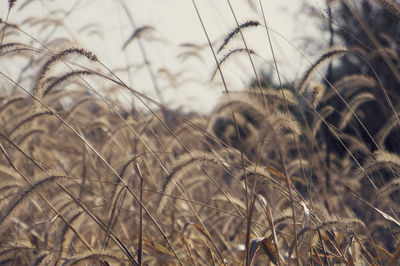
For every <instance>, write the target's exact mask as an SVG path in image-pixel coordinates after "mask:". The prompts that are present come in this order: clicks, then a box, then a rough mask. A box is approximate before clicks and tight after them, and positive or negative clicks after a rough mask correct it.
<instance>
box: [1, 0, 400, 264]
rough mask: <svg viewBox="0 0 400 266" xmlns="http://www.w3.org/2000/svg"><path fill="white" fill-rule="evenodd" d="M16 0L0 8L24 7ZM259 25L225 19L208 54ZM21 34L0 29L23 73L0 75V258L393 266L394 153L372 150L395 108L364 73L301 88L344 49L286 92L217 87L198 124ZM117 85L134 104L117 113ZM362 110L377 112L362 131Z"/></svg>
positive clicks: (85, 55)
mask: <svg viewBox="0 0 400 266" xmlns="http://www.w3.org/2000/svg"><path fill="white" fill-rule="evenodd" d="M15 2H16V1H9V11H14V9H12V8H16V7H19V8H29V6H28V5H27V3H28V2H29V1H26V2H25V3H18V4H16V5H15ZM22 2H23V1H22ZM228 2H229V1H228ZM381 2H384V3H385V4H387V5H388V6H389V7H390V8H393V9H394V10H397V9H396V4H395V3H394V2H393V3H392V1H381ZM389 2H390V3H389ZM193 3H194V4H195V2H193ZM19 5H20V6H19ZM194 7H196V6H195V5H194ZM232 11H233V10H232ZM15 12H18V11H17V10H15ZM9 13H10V12H9ZM11 15H12V13H11ZM200 19H201V15H200ZM35 23H38V24H40V25H42V26H43V27H45V26H46V25H47V24H48V23H50V24H51V23H59V22H57V21H49V20H41V21H37V22H35ZM259 25H261V24H260V23H259V22H257V21H249V22H246V23H243V24H241V25H240V24H238V27H236V28H235V29H234V30H233V31H232V32H231V33H229V34H228V35H227V36H226V38H225V40H224V41H223V44H222V45H221V46H220V49H219V51H221V52H222V51H224V49H227V47H228V46H229V42H230V39H231V38H232V37H233V35H238V36H236V37H239V35H241V30H242V29H244V28H246V27H253V26H259ZM23 28H24V27H22V26H21V27H20V26H19V25H12V24H8V22H7V19H6V20H4V21H2V23H1V34H2V41H1V45H0V55H1V57H0V60H1V61H2V66H7V65H12V64H14V61H15V60H16V58H20V57H22V58H23V62H25V63H24V64H25V65H24V64H22V65H23V66H26V67H25V68H24V69H29V70H30V71H29V75H26V74H25V73H24V72H23V71H25V70H22V68H21V70H20V71H21V72H20V73H19V74H20V78H19V79H17V80H15V79H12V78H10V77H9V74H8V73H7V71H5V68H4V67H2V70H1V72H0V74H1V79H0V82H1V85H0V86H1V91H0V93H1V95H0V97H1V99H0V123H1V130H0V151H1V152H0V173H1V174H0V179H1V183H0V198H1V199H0V211H1V213H0V263H1V264H6V265H32V264H34V265H142V264H146V265H175V264H183V265H190V264H191V265H221V264H226V265H242V264H244V265H252V264H254V265H265V264H266V263H269V264H277V265H286V264H292V263H293V264H300V265H307V264H315V265H318V264H328V265H333V264H346V265H365V264H374V265H396V264H397V263H398V258H399V253H400V249H399V241H400V236H399V233H400V219H399V215H400V213H399V204H400V198H399V190H400V186H399V184H400V183H399V176H398V175H399V173H400V157H399V155H398V154H397V153H396V152H393V151H392V150H391V151H390V152H389V151H388V148H387V147H386V145H387V141H386V138H388V136H393V132H398V130H399V126H400V122H399V119H398V113H397V112H398V111H399V110H398V99H397V98H396V95H394V94H391V93H386V92H387V88H384V87H383V86H382V84H380V82H379V79H378V77H367V76H362V75H358V76H356V75H352V76H344V77H343V78H342V80H340V81H338V82H336V83H335V84H330V83H329V82H325V81H324V78H322V79H320V80H322V81H321V82H322V83H321V82H317V83H316V82H310V80H311V79H314V78H316V76H318V73H319V74H322V73H321V72H320V66H321V65H323V64H326V63H327V62H329V60H334V58H335V57H336V56H337V55H339V54H340V55H341V56H352V55H351V54H349V53H350V52H349V50H348V49H347V48H343V47H337V48H333V49H331V50H328V51H326V52H325V53H322V54H321V55H320V56H319V58H318V59H317V60H316V61H315V62H310V63H311V64H310V68H309V69H308V70H307V71H306V73H305V74H304V75H303V77H302V78H300V79H299V82H297V84H295V85H294V86H292V87H289V88H283V87H281V88H280V89H274V88H264V87H261V86H256V88H251V89H248V90H244V91H240V92H231V91H229V90H228V89H226V95H225V96H224V97H223V99H221V101H220V103H219V104H218V105H217V106H216V107H215V109H214V110H213V112H212V113H211V114H209V115H202V114H196V113H191V114H182V113H178V112H175V111H173V110H171V109H169V108H168V106H165V105H163V104H160V103H159V102H158V101H156V100H153V99H151V98H149V97H147V96H146V95H144V94H142V93H140V92H138V91H136V90H134V89H132V88H130V87H129V86H127V85H126V84H125V83H124V82H122V81H121V80H120V79H118V77H117V75H116V74H114V72H112V71H110V70H109V69H108V68H107V67H106V66H105V65H103V64H102V63H101V61H100V60H99V59H98V58H97V57H96V56H95V55H93V54H92V53H91V52H90V51H87V50H85V49H81V48H76V47H72V48H71V47H68V45H67V43H68V41H67V40H64V39H58V40H53V41H52V42H50V43H48V44H46V45H44V44H43V43H40V42H39V40H36V39H35V38H34V37H33V36H27V33H26V32H25V31H23ZM152 29H153V28H152V27H151V26H143V27H141V28H138V29H137V30H136V31H135V32H134V33H133V34H132V36H131V37H130V38H129V39H128V40H127V41H126V43H125V45H124V47H123V49H125V48H127V47H128V44H129V43H130V42H133V41H134V39H136V38H140V37H141V36H142V35H143V34H144V31H148V30H152ZM204 30H205V33H207V31H206V29H205V28H204ZM247 30H251V29H247ZM265 30H267V31H268V28H266V27H265ZM241 36H242V37H243V35H241ZM26 37H28V38H30V39H31V41H32V42H35V45H32V44H31V42H19V41H18V39H19V38H21V39H25V38H26ZM388 38H390V37H388ZM60 43H63V44H65V47H66V48H65V49H60V48H59V47H60ZM38 45H39V46H40V48H38ZM210 46H211V48H212V49H215V48H213V46H212V45H211V43H210ZM195 48H196V47H195ZM196 49H197V48H196ZM241 49H242V50H241V52H244V53H248V55H249V56H250V58H251V56H254V54H253V53H252V52H251V50H250V49H248V48H247V46H246V45H245V48H241ZM378 49H380V47H378V48H377V50H376V53H375V54H372V53H370V54H369V55H365V56H366V57H367V56H369V57H371V56H379V54H380V52H379V51H378ZM215 55H216V58H215V59H216V64H220V63H222V62H225V63H224V64H228V63H229V58H228V57H229V56H230V54H229V53H228V56H227V57H223V58H222V59H221V60H218V58H217V56H218V54H215ZM389 56H391V54H390V53H389ZM18 60H19V59H18ZM18 62H19V61H18ZM219 70H220V65H218V68H217V71H216V78H217V77H222V78H223V75H222V73H221V76H218V75H219V74H220V73H219V72H218V71H219ZM31 73H36V74H34V75H32V74H31ZM322 76H323V75H322ZM323 77H324V76H323ZM258 85H260V82H258ZM116 91H124V92H128V93H129V94H130V95H131V96H132V97H135V98H137V99H139V100H140V101H141V102H142V103H143V105H144V106H145V108H142V109H141V108H134V107H132V108H131V110H127V108H124V107H123V105H121V104H120V103H119V101H118V99H117V98H115V97H112V95H114V94H115V92H116ZM377 91H380V92H382V94H377V93H376V92H377ZM388 94H389V96H388ZM379 95H380V96H379ZM386 96H388V97H386ZM371 101H375V102H378V103H379V104H381V105H384V108H383V107H382V110H378V111H375V112H380V111H382V112H383V113H384V114H386V115H385V116H384V117H385V118H386V120H385V121H384V122H383V123H382V125H383V126H382V127H381V128H379V129H375V128H373V130H374V131H373V132H372V133H371V132H370V130H371V129H370V128H371V127H372V126H371V121H370V120H371V119H374V118H373V117H371V112H370V111H369V110H368V103H369V102H371ZM388 106H389V107H388ZM327 132H329V133H330V135H329V136H330V137H333V138H335V141H336V143H337V145H339V146H340V148H338V149H332V147H329V145H328V144H327V141H328V137H327ZM397 136H398V135H397ZM366 139H367V140H368V141H366Z"/></svg>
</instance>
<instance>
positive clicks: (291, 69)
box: [0, 0, 326, 112]
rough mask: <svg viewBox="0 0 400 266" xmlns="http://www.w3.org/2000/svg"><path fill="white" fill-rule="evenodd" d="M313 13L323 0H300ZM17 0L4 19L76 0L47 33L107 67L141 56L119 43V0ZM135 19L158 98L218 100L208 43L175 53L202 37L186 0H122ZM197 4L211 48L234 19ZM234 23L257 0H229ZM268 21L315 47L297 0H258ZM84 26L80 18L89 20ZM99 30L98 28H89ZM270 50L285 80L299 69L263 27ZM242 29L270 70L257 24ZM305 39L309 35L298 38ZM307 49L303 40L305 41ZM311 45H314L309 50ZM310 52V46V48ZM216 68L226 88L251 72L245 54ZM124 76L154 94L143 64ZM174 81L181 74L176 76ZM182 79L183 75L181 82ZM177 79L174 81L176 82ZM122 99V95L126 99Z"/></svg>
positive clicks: (299, 62)
mask: <svg viewBox="0 0 400 266" xmlns="http://www.w3.org/2000/svg"><path fill="white" fill-rule="evenodd" d="M1 2H2V3H1V4H0V16H1V18H2V19H4V18H5V15H6V11H7V2H8V1H5V0H2V1H1ZM306 2H307V3H309V4H311V5H313V6H314V7H315V8H316V10H318V11H319V12H320V13H323V12H324V6H323V3H324V1H323V0H307V1H306ZM23 3H25V1H23V0H20V1H17V4H16V6H15V8H14V9H13V10H12V12H11V15H10V19H9V20H10V22H12V23H16V24H19V23H20V22H22V21H23V20H24V19H26V18H28V17H34V18H39V17H43V18H44V17H49V16H50V17H52V18H58V19H60V18H62V17H63V14H62V13H55V14H53V15H49V14H50V13H51V12H52V11H55V10H69V9H71V8H72V7H73V6H75V5H76V7H75V9H74V10H73V11H72V12H71V14H70V15H69V16H68V17H66V18H64V19H63V23H64V28H63V29H61V28H60V29H58V30H57V31H56V33H55V35H54V38H55V36H57V34H59V35H64V36H68V37H69V38H72V39H73V40H74V41H75V42H76V44H77V46H82V47H84V48H86V49H88V50H90V51H93V52H94V53H95V54H96V55H97V56H98V57H99V59H100V60H101V61H102V62H103V63H104V64H106V65H107V66H109V67H110V68H112V69H118V68H123V67H125V66H127V65H131V64H133V65H140V64H142V63H143V57H142V54H141V52H140V49H139V45H138V42H137V40H135V41H132V42H131V43H130V44H129V45H128V46H127V48H126V49H125V50H124V51H122V50H121V48H122V46H123V44H124V43H125V42H126V40H127V39H128V38H129V36H130V35H131V34H132V33H133V28H132V25H131V23H130V21H129V19H128V17H127V15H126V12H125V10H124V9H123V8H122V5H121V1H120V0H80V1H77V0H70V1H65V0H53V1H46V0H33V1H32V3H30V4H28V5H27V6H26V7H25V8H24V9H23V10H22V11H21V10H19V7H20V6H21V5H22V4H23ZM124 3H125V4H126V6H127V7H128V9H129V12H130V13H131V15H132V17H133V19H134V22H135V24H136V27H142V26H152V27H154V29H155V30H153V31H148V32H147V34H145V37H148V38H151V39H150V40H146V39H145V40H142V43H143V46H144V48H145V50H146V53H147V55H148V58H149V61H150V62H151V69H152V70H153V72H154V73H155V75H156V76H157V82H158V83H159V86H160V88H161V92H162V95H163V98H164V103H165V104H167V105H168V106H170V107H175V108H177V107H181V108H183V109H184V110H194V111H201V112H207V111H210V110H211V109H212V107H213V106H214V105H215V104H216V102H217V101H218V98H219V97H220V96H221V95H222V92H223V91H224V89H223V87H222V86H221V82H220V79H219V77H217V78H216V79H215V80H214V81H213V82H212V83H210V82H209V81H210V78H211V74H212V72H213V71H214V69H215V67H216V64H215V61H214V59H213V57H212V54H211V51H210V49H209V48H208V46H206V47H205V48H204V49H203V50H202V51H201V53H200V55H201V56H202V58H203V61H202V60H199V59H196V58H194V57H193V58H189V59H187V60H185V61H184V60H182V59H181V58H178V55H179V54H181V53H183V52H185V51H189V49H187V48H184V47H181V46H180V44H182V43H192V44H197V45H207V42H206V38H205V35H204V33H203V30H202V28H201V25H200V23H199V20H198V18H197V15H196V12H195V9H194V7H193V4H192V1H191V0H129V1H128V0H124ZM196 3H197V4H198V7H199V11H200V13H201V16H202V19H203V21H204V23H205V26H206V27H207V31H208V34H209V35H210V38H211V40H212V41H213V42H215V49H217V48H218V47H219V45H220V44H221V43H222V41H223V38H224V37H225V36H226V35H227V34H228V33H229V32H230V31H232V30H233V29H234V28H235V25H236V24H235V21H234V20H233V16H232V13H231V11H230V10H229V7H228V5H227V2H226V0H197V1H196ZM231 3H232V5H233V8H234V10H235V13H236V15H237V17H238V20H239V23H243V22H245V21H247V20H250V19H253V20H258V21H259V22H260V23H262V24H263V19H262V17H261V12H260V9H259V2H258V0H251V3H253V4H254V6H255V7H256V10H253V9H251V8H250V6H249V4H248V1H246V0H231ZM262 3H263V7H264V11H265V14H266V19H267V23H268V24H269V27H271V28H272V29H274V30H276V31H278V32H279V33H280V34H282V35H283V36H285V37H286V38H287V39H288V40H289V41H290V42H291V43H292V44H293V45H294V46H296V47H297V48H298V49H300V50H301V51H302V52H307V51H305V50H304V49H305V47H304V45H305V44H307V43H308V42H309V44H310V47H314V48H315V47H316V44H317V43H319V42H322V43H324V42H326V40H325V39H326V38H324V37H322V36H318V35H320V34H316V32H317V31H316V28H317V26H316V22H317V21H318V19H316V18H310V16H308V15H306V14H304V13H302V10H301V1H293V0H264V1H262ZM92 23H93V25H92V26H91V27H89V28H87V29H86V30H84V31H81V32H80V31H79V30H80V29H82V28H83V27H84V26H86V25H89V24H92ZM22 28H23V29H24V30H27V31H28V32H30V33H32V34H33V35H34V36H35V37H37V38H39V39H41V40H43V39H44V38H45V37H46V34H48V32H46V33H44V32H43V33H38V32H37V30H38V29H39V27H38V26H36V27H34V26H28V25H26V26H22ZM97 31H98V32H101V33H102V36H100V35H97V34H96V32H97ZM271 35H272V39H273V45H274V49H275V52H276V57H277V60H278V64H279V67H280V70H281V72H282V75H283V76H285V77H287V78H288V79H289V81H292V80H293V79H295V78H296V77H297V76H298V75H301V73H302V71H304V68H305V67H307V66H308V63H307V62H306V61H305V60H304V59H303V58H302V57H301V56H300V55H299V53H298V52H297V51H296V50H295V49H293V48H292V47H291V46H290V45H289V44H288V43H287V42H286V41H284V40H283V39H282V38H281V37H279V36H278V35H276V34H274V33H273V32H271ZM245 37H246V39H247V41H248V45H249V48H250V49H253V50H254V51H256V52H257V54H259V55H260V56H261V58H258V57H254V61H255V63H256V66H257V68H258V70H261V69H262V70H263V71H265V72H271V71H272V70H271V66H270V65H268V62H269V63H271V58H272V57H271V52H270V49H269V44H268V41H267V37H266V31H265V29H264V28H263V27H258V28H253V29H249V30H248V31H245ZM305 39H307V40H308V39H309V41H307V42H306V41H305ZM240 47H243V43H242V42H241V39H240V38H236V40H235V41H233V42H232V43H230V44H229V47H227V48H226V51H225V52H223V53H221V54H220V55H219V57H220V58H222V56H223V55H224V54H226V53H227V52H228V51H229V50H232V49H236V48H240ZM306 49H307V48H306ZM309 52H311V53H313V52H315V51H309ZM317 52H318V51H317ZM165 70H168V71H169V72H170V74H171V75H176V76H177V80H176V83H177V84H173V85H177V87H176V88H175V87H172V86H171V83H170V80H168V78H167V74H166V72H165ZM223 73H224V75H225V78H226V80H227V82H228V88H229V89H230V90H232V91H234V90H241V89H245V88H246V84H248V82H249V80H250V79H252V78H253V77H254V73H253V71H252V68H251V66H250V63H249V60H248V58H247V55H245V54H241V55H240V54H239V55H236V56H235V57H231V58H230V60H229V62H227V63H226V64H224V65H223ZM116 74H117V75H118V76H120V78H122V79H123V80H124V81H125V82H126V83H127V84H129V85H130V86H132V87H133V88H134V89H136V90H138V91H141V92H144V93H146V94H148V95H149V96H151V97H153V98H154V99H158V97H157V95H156V94H155V91H154V86H153V84H152V82H151V79H150V78H149V74H148V72H147V70H146V69H145V68H143V67H142V68H131V71H130V76H128V75H127V74H126V72H116ZM180 81H181V82H180ZM183 81H186V82H183ZM180 83H181V84H180ZM128 102H129V99H128V100H127V103H128Z"/></svg>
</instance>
